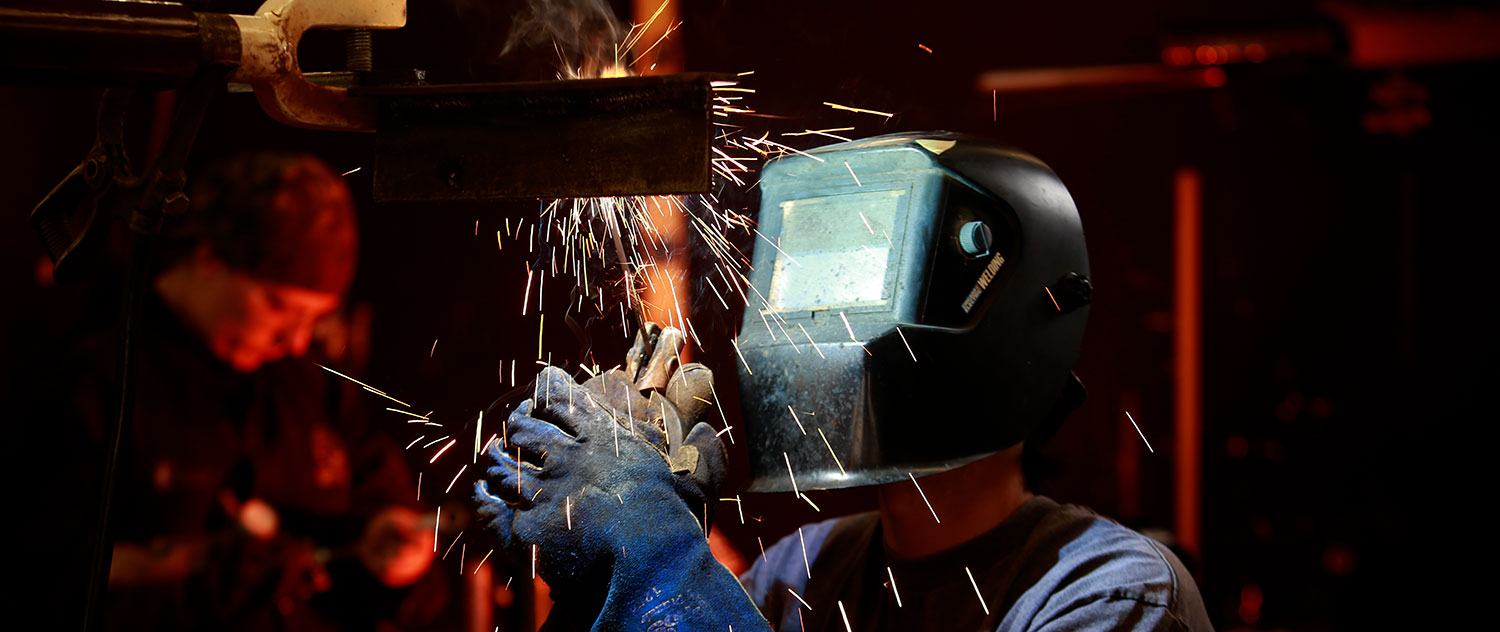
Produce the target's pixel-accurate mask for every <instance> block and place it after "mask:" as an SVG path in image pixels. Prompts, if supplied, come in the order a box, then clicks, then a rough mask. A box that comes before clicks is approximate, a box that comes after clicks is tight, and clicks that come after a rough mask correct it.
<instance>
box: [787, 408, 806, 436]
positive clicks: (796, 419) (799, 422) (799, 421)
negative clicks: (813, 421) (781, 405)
mask: <svg viewBox="0 0 1500 632" xmlns="http://www.w3.org/2000/svg"><path fill="white" fill-rule="evenodd" d="M786 409H787V410H790V411H792V421H795V422H797V429H798V430H801V431H802V434H804V435H805V434H807V428H804V427H803V426H802V419H801V418H799V417H797V409H795V408H792V407H791V406H787V407H786Z"/></svg>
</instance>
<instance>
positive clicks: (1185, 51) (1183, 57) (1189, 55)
mask: <svg viewBox="0 0 1500 632" xmlns="http://www.w3.org/2000/svg"><path fill="white" fill-rule="evenodd" d="M1161 60H1162V62H1164V63H1166V64H1167V65H1168V66H1186V65H1188V64H1191V63H1193V50H1192V49H1190V48H1188V47H1186V46H1169V47H1167V49H1166V50H1163V51H1162V52H1161Z"/></svg>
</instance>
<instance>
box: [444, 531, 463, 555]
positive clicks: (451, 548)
mask: <svg viewBox="0 0 1500 632" xmlns="http://www.w3.org/2000/svg"><path fill="white" fill-rule="evenodd" d="M463 537H464V532H462V531H459V532H458V535H457V536H454V538H453V544H449V545H448V549H447V550H445V551H443V557H442V558H440V559H444V560H446V559H448V554H449V553H452V552H453V546H454V545H456V544H458V541H459V540H460V539H462V538H463Z"/></svg>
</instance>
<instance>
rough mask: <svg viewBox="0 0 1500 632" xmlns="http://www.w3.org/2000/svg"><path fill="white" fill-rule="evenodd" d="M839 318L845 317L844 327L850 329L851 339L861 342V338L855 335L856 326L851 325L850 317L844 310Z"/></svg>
mask: <svg viewBox="0 0 1500 632" xmlns="http://www.w3.org/2000/svg"><path fill="white" fill-rule="evenodd" d="M839 318H842V319H844V329H846V330H848V332H849V339H850V340H852V341H854V342H859V338H855V337H854V328H853V327H850V326H849V317H848V316H845V315H844V313H843V312H839Z"/></svg>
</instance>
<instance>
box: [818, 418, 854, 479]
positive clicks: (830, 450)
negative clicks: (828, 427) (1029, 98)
mask: <svg viewBox="0 0 1500 632" xmlns="http://www.w3.org/2000/svg"><path fill="white" fill-rule="evenodd" d="M818 436H820V437H823V445H826V446H828V454H830V455H832V456H833V464H834V465H837V466H839V473H840V474H843V475H844V476H848V475H849V473H848V472H845V471H844V464H843V463H840V462H839V455H838V453H837V452H834V451H833V444H832V443H829V442H828V435H825V434H823V429H822V428H819V429H818Z"/></svg>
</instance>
